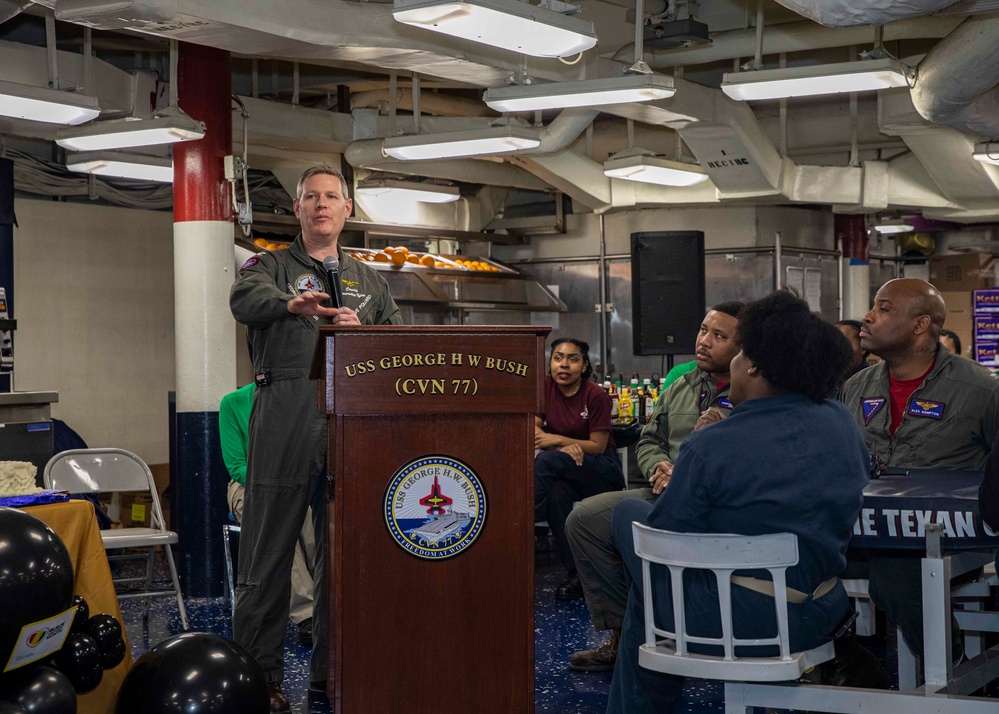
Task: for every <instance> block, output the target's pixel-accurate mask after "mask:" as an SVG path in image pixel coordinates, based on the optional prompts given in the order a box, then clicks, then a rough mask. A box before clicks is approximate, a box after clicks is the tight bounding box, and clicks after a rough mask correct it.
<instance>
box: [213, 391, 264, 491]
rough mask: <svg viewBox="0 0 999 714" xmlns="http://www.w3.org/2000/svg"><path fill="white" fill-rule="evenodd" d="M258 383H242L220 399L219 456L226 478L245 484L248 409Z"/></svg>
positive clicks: (248, 431) (251, 404)
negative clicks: (223, 464) (220, 449)
mask: <svg viewBox="0 0 999 714" xmlns="http://www.w3.org/2000/svg"><path fill="white" fill-rule="evenodd" d="M256 388H257V385H256V384H254V383H253V382H250V383H249V384H244V385H243V386H242V387H240V388H239V389H237V390H236V391H235V392H229V393H228V394H226V395H225V396H224V397H222V401H221V402H220V403H219V440H220V442H221V444H222V460H223V461H224V462H225V467H226V470H228V471H229V478H231V479H232V480H233V481H235V482H236V483H241V484H243V485H245V484H246V454H247V451H248V446H249V443H250V410H251V409H253V391H254V390H255V389H256Z"/></svg>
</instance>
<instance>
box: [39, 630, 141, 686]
mask: <svg viewBox="0 0 999 714" xmlns="http://www.w3.org/2000/svg"><path fill="white" fill-rule="evenodd" d="M124 644H125V643H124V642H122V648H124ZM55 665H56V667H57V668H58V669H59V671H60V672H62V673H63V674H65V675H66V676H67V677H69V681H70V682H72V683H73V688H74V689H75V690H76V691H77V692H89V691H90V690H91V689H93V688H94V687H96V686H97V685H98V684H100V683H101V678H102V677H103V676H104V669H103V668H102V667H101V651H100V650H99V649H97V643H96V642H94V638H93V637H91V636H90V635H87V634H85V633H83V632H71V633H69V637H67V638H66V642H65V643H64V644H63V646H62V649H61V650H59V652H57V653H56V656H55Z"/></svg>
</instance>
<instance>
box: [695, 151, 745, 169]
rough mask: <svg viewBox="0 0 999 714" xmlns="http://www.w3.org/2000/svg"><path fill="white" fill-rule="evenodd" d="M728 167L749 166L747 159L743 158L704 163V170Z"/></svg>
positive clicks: (735, 157)
mask: <svg viewBox="0 0 999 714" xmlns="http://www.w3.org/2000/svg"><path fill="white" fill-rule="evenodd" d="M724 153H725V152H724V151H723V152H722V154H724ZM730 166H731V167H735V166H749V159H747V158H745V157H744V156H733V157H732V158H724V159H716V160H714V161H705V162H704V168H706V169H724V168H728V167H730Z"/></svg>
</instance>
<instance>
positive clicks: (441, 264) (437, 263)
mask: <svg viewBox="0 0 999 714" xmlns="http://www.w3.org/2000/svg"><path fill="white" fill-rule="evenodd" d="M434 267H435V268H450V267H451V266H450V265H448V264H447V263H445V262H444V261H443V260H435V261H434Z"/></svg>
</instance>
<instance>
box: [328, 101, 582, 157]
mask: <svg viewBox="0 0 999 714" xmlns="http://www.w3.org/2000/svg"><path fill="white" fill-rule="evenodd" d="M599 113H600V112H599V111H598V110H596V109H587V108H576V109H566V110H565V111H563V112H562V113H560V114H559V115H558V116H557V117H555V119H554V121H552V123H551V124H549V125H548V126H546V127H545V128H544V129H542V130H541V144H540V145H539V146H538V147H537V148H535V149H531V150H530V151H522V152H518V153H519V154H546V153H551V152H555V151H561V150H562V149H564V148H566V147H567V146H569V144H571V143H572V142H573V141H575V140H576V139H577V138H578V137H579V135H580V134H582V133H583V132H584V131H585V130H586V127H588V126H589V125H590V124H591V123H592V122H593V120H594V119H595V118H596V117H597V115H598V114H599ZM486 126H488V124H476V125H475V127H474V128H484V127H486ZM453 133H454V132H446V133H442V134H441V135H440V136H441V137H450V136H452V135H453ZM382 141H383V140H382V139H361V140H358V141H352V142H350V144H348V145H347V149H346V151H345V152H344V158H346V159H347V163H349V164H350V165H351V166H354V167H355V168H385V167H386V166H403V165H406V164H409V163H413V162H408V161H401V160H399V159H393V158H391V157H389V156H386V155H385V152H384V151H382ZM493 156H496V155H493Z"/></svg>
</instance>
